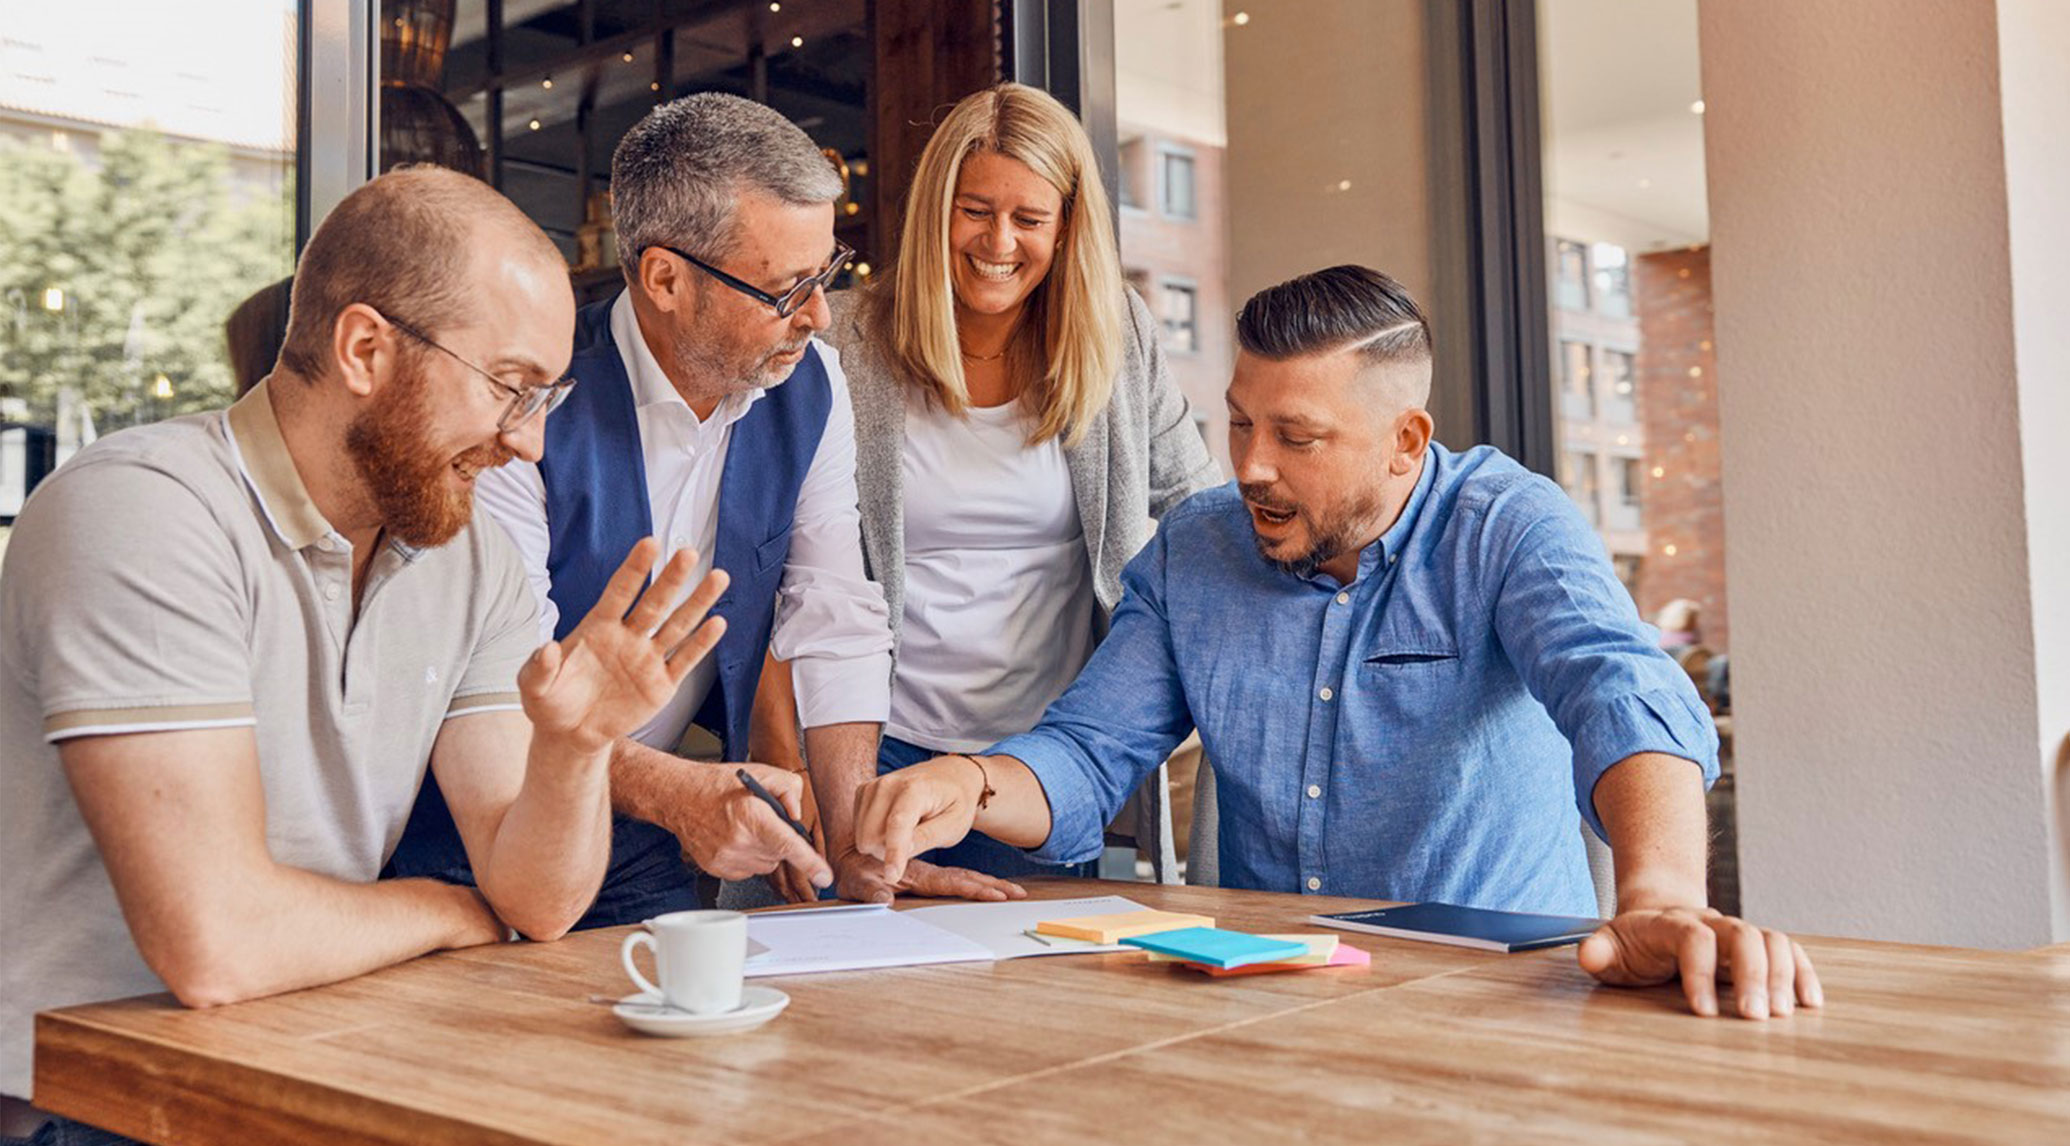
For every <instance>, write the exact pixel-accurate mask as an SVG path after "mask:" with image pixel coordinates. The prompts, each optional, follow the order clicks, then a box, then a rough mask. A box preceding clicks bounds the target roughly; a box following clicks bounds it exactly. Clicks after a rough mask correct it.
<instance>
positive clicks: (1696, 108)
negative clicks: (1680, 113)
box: [1689, 100, 1703, 115]
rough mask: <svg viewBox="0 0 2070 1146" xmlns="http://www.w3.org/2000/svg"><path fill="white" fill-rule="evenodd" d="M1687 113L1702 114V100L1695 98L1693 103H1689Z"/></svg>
mask: <svg viewBox="0 0 2070 1146" xmlns="http://www.w3.org/2000/svg"><path fill="white" fill-rule="evenodd" d="M1689 114H1690V115H1702V114H1703V101H1702V100H1697V101H1696V102H1695V103H1693V104H1690V105H1689Z"/></svg>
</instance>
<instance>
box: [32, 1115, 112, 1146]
mask: <svg viewBox="0 0 2070 1146" xmlns="http://www.w3.org/2000/svg"><path fill="white" fill-rule="evenodd" d="M0 1146H141V1144H140V1143H139V1142H137V1140H136V1139H134V1138H124V1137H123V1136H122V1135H120V1134H114V1133H111V1132H109V1131H106V1130H102V1129H101V1128H99V1127H97V1126H88V1125H87V1124H86V1123H84V1122H74V1121H72V1120H71V1119H69V1118H53V1119H51V1120H50V1121H48V1122H46V1123H44V1124H43V1126H42V1128H41V1129H39V1130H37V1131H36V1133H34V1134H31V1135H29V1136H28V1137H27V1138H0Z"/></svg>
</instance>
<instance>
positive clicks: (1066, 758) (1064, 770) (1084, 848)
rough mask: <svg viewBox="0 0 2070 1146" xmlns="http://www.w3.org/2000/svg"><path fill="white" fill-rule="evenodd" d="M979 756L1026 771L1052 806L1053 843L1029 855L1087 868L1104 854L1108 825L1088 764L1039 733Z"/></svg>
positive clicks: (1005, 742)
mask: <svg viewBox="0 0 2070 1146" xmlns="http://www.w3.org/2000/svg"><path fill="white" fill-rule="evenodd" d="M981 755H985V756H1011V757H1013V758H1014V759H1016V760H1019V761H1020V762H1021V763H1023V764H1025V765H1027V766H1028V771H1030V772H1033V773H1034V774H1035V780H1036V782H1037V783H1039V784H1041V785H1042V794H1043V796H1044V797H1045V798H1046V799H1048V800H1049V838H1048V839H1046V840H1044V841H1042V846H1041V847H1037V848H1029V849H1028V857H1029V858H1030V859H1035V860H1040V861H1041V862H1043V863H1052V864H1067V863H1084V862H1085V861H1087V860H1091V859H1098V858H1099V856H1100V853H1101V852H1102V851H1104V850H1105V849H1106V841H1107V835H1106V830H1107V822H1106V820H1104V819H1102V818H1101V817H1100V815H1099V807H1098V805H1099V800H1098V799H1097V798H1096V797H1095V795H1094V790H1093V786H1092V785H1091V784H1090V783H1089V782H1088V780H1087V777H1086V774H1085V771H1086V766H1085V763H1084V762H1083V761H1082V760H1080V759H1079V758H1078V755H1077V753H1076V752H1075V751H1074V750H1073V749H1072V748H1070V747H1068V746H1066V745H1065V744H1063V743H1061V742H1059V741H1058V740H1056V739H1055V738H1053V737H1050V736H1046V735H1043V734H1042V733H1040V732H1025V733H1022V734H1021V735H1019V736H1010V737H1007V738H1006V739H1005V740H1002V741H1000V742H999V743H997V744H994V745H993V746H992V747H990V748H987V749H985V751H984V752H983V753H981Z"/></svg>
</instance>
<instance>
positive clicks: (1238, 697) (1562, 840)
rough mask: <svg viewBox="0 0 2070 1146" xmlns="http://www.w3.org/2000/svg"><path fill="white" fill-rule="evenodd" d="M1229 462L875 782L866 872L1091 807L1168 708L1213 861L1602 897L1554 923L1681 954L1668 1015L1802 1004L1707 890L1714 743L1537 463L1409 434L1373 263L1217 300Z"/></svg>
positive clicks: (1274, 880) (1293, 873)
mask: <svg viewBox="0 0 2070 1146" xmlns="http://www.w3.org/2000/svg"><path fill="white" fill-rule="evenodd" d="M1237 337H1238V341H1239V342H1240V344H1241V348H1242V350H1241V353H1240V354H1239V355H1238V358H1237V363H1236V369H1235V375H1234V378H1233V379H1232V381H1231V382H1230V385H1229V390H1228V395H1227V397H1228V403H1229V416H1230V429H1229V441H1230V454H1231V457H1232V459H1233V461H1234V463H1235V467H1236V476H1237V483H1236V484H1235V485H1232V486H1224V487H1222V488H1220V489H1215V490H1210V491H1207V492H1204V493H1201V494H1199V495H1197V496H1195V497H1194V498H1192V499H1191V500H1189V501H1188V502H1186V503H1185V504H1184V505H1182V506H1181V507H1179V508H1178V509H1177V510H1174V511H1173V512H1172V513H1170V514H1168V515H1166V517H1165V519H1164V522H1163V524H1162V526H1161V527H1160V528H1159V530H1158V533H1157V536H1156V538H1155V539H1154V540H1153V541H1152V542H1151V543H1150V544H1149V546H1147V547H1146V548H1145V549H1144V550H1143V552H1142V554H1141V555H1139V556H1138V557H1137V558H1136V559H1135V560H1134V561H1133V562H1131V563H1130V565H1129V567H1128V569H1127V571H1126V572H1125V573H1124V574H1123V578H1122V582H1123V588H1124V596H1123V598H1122V602H1121V605H1120V608H1119V609H1117V610H1116V612H1115V614H1114V622H1113V629H1112V632H1111V633H1110V634H1109V636H1108V638H1107V640H1106V641H1105V642H1104V643H1102V644H1101V646H1100V648H1099V650H1098V651H1097V653H1095V655H1094V656H1093V659H1092V661H1091V662H1090V663H1089V664H1087V666H1086V668H1085V671H1084V672H1083V673H1082V674H1081V675H1080V676H1079V678H1078V680H1077V682H1076V683H1075V684H1073V685H1072V687H1071V688H1070V690H1069V691H1067V692H1066V693H1065V694H1064V695H1063V696H1062V697H1061V698H1059V699H1058V701H1057V702H1056V703H1055V704H1054V705H1053V706H1051V708H1050V709H1049V711H1048V712H1047V713H1046V714H1045V715H1044V717H1043V720H1042V723H1041V724H1040V725H1039V726H1037V727H1036V728H1035V729H1034V730H1033V731H1031V732H1028V733H1025V734H1023V735H1020V736H1015V737H1012V738H1009V739H1007V740H1005V741H1003V742H1002V743H1000V744H998V745H995V746H994V747H993V748H992V749H991V751H990V753H989V754H986V755H984V756H947V757H941V758H938V759H936V760H933V761H930V762H927V763H925V764H923V765H921V766H918V767H915V768H909V769H906V770H904V771H902V772H898V773H895V774H893V775H890V776H886V777H883V778H881V779H878V780H876V781H874V782H873V783H872V784H871V785H869V786H868V787H866V788H865V789H864V791H863V793H862V794H861V796H860V797H859V799H858V828H857V841H858V846H859V847H860V848H861V849H862V850H863V851H864V852H866V853H868V854H871V855H877V856H881V857H882V858H883V859H884V860H885V861H886V863H887V865H888V867H889V869H890V870H891V871H894V872H895V871H897V870H898V869H899V867H900V865H901V864H902V863H904V861H905V860H906V859H907V858H908V857H910V856H912V855H913V854H914V853H915V852H917V851H922V850H925V849H927V848H932V847H940V846H943V845H946V844H951V843H954V842H956V841H957V840H959V839H961V838H962V837H963V835H964V834H965V833H966V832H967V831H969V830H970V829H971V828H972V827H973V826H975V827H976V828H977V829H979V830H982V831H984V832H985V833H987V834H988V835H991V836H992V837H993V838H995V839H1001V840H1005V841H1007V842H1010V843H1014V844H1017V845H1019V846H1022V847H1026V848H1029V849H1030V850H1031V854H1032V855H1033V856H1034V857H1035V858H1037V859H1044V860H1050V861H1054V862H1072V861H1077V860H1082V859H1085V858H1087V857H1089V856H1093V855H1097V854H1098V853H1099V851H1100V847H1101V828H1102V825H1104V824H1105V823H1106V822H1107V821H1108V819H1109V818H1111V817H1112V816H1113V814H1114V812H1115V810H1116V809H1118V808H1119V807H1120V806H1121V802H1122V801H1123V800H1124V799H1126V798H1127V795H1128V793H1129V792H1130V791H1131V790H1132V789H1133V788H1134V787H1135V785H1136V784H1138V783H1139V782H1140V781H1141V780H1142V778H1143V777H1144V776H1145V775H1147V774H1149V772H1150V771H1151V770H1153V769H1154V768H1156V766H1157V764H1158V763H1159V762H1160V761H1162V760H1164V759H1165V757H1166V756H1167V755H1168V754H1169V753H1170V752H1171V750H1172V749H1173V748H1174V747H1176V746H1177V745H1178V743H1179V742H1180V741H1181V740H1182V739H1184V738H1185V736H1186V735H1187V733H1188V732H1190V731H1192V730H1193V729H1194V728H1196V727H1197V728H1198V729H1199V730H1200V734H1201V739H1202V742H1203V744H1204V745H1205V747H1206V752H1207V756H1208V758H1209V759H1211V760H1213V761H1214V767H1215V778H1216V789H1217V795H1218V797H1219V800H1220V810H1221V824H1220V829H1221V830H1220V841H1221V844H1220V846H1221V855H1220V860H1221V867H1220V871H1221V879H1222V883H1223V884H1224V885H1225V886H1232V887H1251V888H1261V889H1266V890H1273V891H1301V892H1314V893H1321V894H1331V895H1350V896H1362V897H1372V898H1380V899H1392V900H1412V901H1413V900H1441V901H1445V902H1451V903H1464V904H1473V905H1478V906H1485V907H1495V908H1503V909H1508V910H1516V911H1534V912H1548V913H1557V914H1568V915H1593V914H1595V897H1594V893H1593V890H1592V886H1591V883H1590V880H1589V875H1588V868H1587V861H1586V857H1585V853H1584V851H1583V848H1582V841H1581V836H1580V828H1581V825H1582V824H1584V823H1585V824H1586V825H1587V827H1588V829H1589V830H1591V831H1594V832H1596V833H1597V834H1598V835H1599V836H1601V837H1602V838H1604V839H1605V840H1607V841H1608V842H1609V843H1610V845H1611V849H1612V854H1613V855H1614V857H1615V860H1616V868H1617V892H1618V903H1619V914H1618V915H1617V917H1616V918H1615V919H1613V920H1611V921H1610V923H1609V924H1607V925H1606V926H1605V927H1604V928H1603V929H1602V930H1600V931H1599V932H1597V933H1596V934H1595V935H1594V936H1592V937H1590V938H1589V939H1588V940H1587V941H1586V942H1585V943H1584V944H1583V945H1582V947H1581V951H1580V960H1581V964H1582V966H1583V967H1584V968H1585V969H1586V970H1588V971H1589V972H1590V973H1591V974H1593V975H1595V976H1597V977H1598V978H1600V979H1602V980H1604V981H1606V982H1612V983H1620V984H1637V983H1654V982H1664V981H1666V980H1668V979H1670V978H1673V977H1675V976H1676V975H1677V974H1679V975H1680V976H1681V978H1682V982H1683V989H1684V991H1685V993H1686V994H1687V996H1688V999H1689V1003H1690V1006H1691V1008H1692V1009H1694V1010H1695V1011H1696V1012H1697V1013H1698V1014H1715V1013H1717V1010H1718V1006H1717V990H1718V988H1717V983H1718V981H1719V979H1720V978H1721V977H1729V978H1730V979H1731V981H1732V984H1733V996H1734V1004H1735V1009H1736V1010H1737V1011H1738V1013H1739V1014H1741V1015H1744V1016H1746V1017H1749V1018H1765V1017H1767V1016H1768V1014H1769V1013H1770V1009H1771V1007H1772V1008H1773V1009H1774V1011H1775V1012H1776V1013H1788V1012H1789V1011H1790V1010H1791V1009H1792V1007H1793V1006H1794V1005H1795V1004H1796V1003H1797V1002H1799V1001H1802V1002H1803V1003H1805V1004H1806V1005H1812V1006H1816V1005H1818V1003H1819V1001H1820V992H1819V988H1818V982H1817V978H1816V976H1815V973H1814V972H1813V971H1812V969H1811V966H1810V964H1809V963H1808V961H1806V960H1805V957H1804V954H1803V951H1802V949H1801V948H1799V947H1798V946H1797V945H1796V944H1795V943H1793V942H1792V941H1791V940H1790V939H1789V937H1788V936H1786V935H1782V934H1780V933H1778V932H1773V931H1765V930H1763V929H1761V928H1757V927H1754V926H1751V925H1749V924H1747V923H1745V922H1743V921H1741V920H1738V919H1735V918H1732V917H1730V916H1725V915H1722V914H1720V913H1718V912H1716V911H1712V910H1709V909H1708V908H1707V907H1706V906H1705V893H1704V852H1705V830H1704V805H1703V789H1704V786H1705V785H1706V784H1708V783H1709V782H1710V781H1711V780H1713V779H1714V778H1715V777H1716V775H1717V737H1716V734H1715V732H1714V730H1713V727H1712V724H1711V720H1710V717H1709V714H1708V713H1707V712H1706V711H1705V710H1704V707H1703V705H1702V704H1701V702H1700V701H1699V700H1698V698H1697V696H1696V693H1695V690H1694V689H1693V688H1692V687H1691V686H1690V683H1689V679H1688V677H1687V676H1686V675H1685V674H1684V673H1683V672H1682V671H1681V670H1680V669H1679V668H1678V667H1677V666H1676V665H1675V663H1674V662H1673V661H1672V660H1670V659H1669V658H1668V657H1667V656H1666V655H1665V654H1663V653H1661V652H1660V650H1659V649H1658V648H1656V647H1655V646H1654V642H1653V639H1652V636H1651V635H1650V633H1649V632H1648V631H1647V629H1646V628H1645V626H1643V625H1642V624H1641V623H1640V621H1639V618H1638V615H1637V612H1636V610H1635V609H1634V608H1633V605H1632V602H1631V599H1630V597H1629V596H1627V595H1626V593H1625V591H1624V589H1623V588H1622V587H1621V586H1620V585H1619V584H1618V582H1617V580H1616V577H1615V575H1614V574H1613V573H1612V571H1611V568H1610V565H1609V563H1608V561H1607V560H1606V559H1605V556H1604V553H1603V548H1602V545H1601V543H1600V542H1599V541H1598V540H1597V539H1596V537H1595V534H1594V533H1593V532H1592V531H1591V530H1590V528H1589V526H1588V524H1587V523H1586V522H1585V521H1584V520H1583V519H1582V517H1581V515H1580V514H1579V513H1578V512H1577V511H1576V510H1575V508H1574V506H1573V505H1572V503H1570V502H1569V501H1568V500H1567V498H1566V496H1565V494H1563V493H1562V492H1561V491H1560V489H1559V487H1558V486H1556V485H1554V484H1553V483H1552V482H1550V481H1547V480H1546V479H1544V478H1543V477H1539V476H1537V475H1534V474H1532V473H1530V472H1529V471H1527V470H1525V469H1524V468H1523V467H1521V466H1519V465H1517V464H1516V463H1515V462H1513V461H1511V460H1510V459H1509V458H1507V457H1505V456H1503V455H1502V454H1501V453H1499V452H1497V451H1495V450H1493V449H1490V448H1487V447H1479V448H1476V449H1472V450H1468V451H1466V452H1464V453H1454V452H1452V451H1450V450H1447V449H1446V448H1444V447H1443V446H1441V445H1438V444H1437V443H1435V442H1433V441H1432V440H1431V429H1432V424H1431V417H1430V414H1429V413H1428V412H1427V411H1425V410H1424V408H1423V406H1424V403H1425V402H1426V401H1427V399H1428V396H1429V392H1430V362H1431V357H1430V332H1429V327H1428V324H1427V322H1426V321H1425V319H1424V317H1423V314H1422V311H1421V310H1420V309H1419V308H1418V307H1417V305H1416V303H1415V301H1414V300H1413V299H1411V298H1410V297H1409V295H1408V294H1407V292H1406V291H1404V290H1403V289H1402V287H1401V286H1400V284H1398V283H1396V282H1394V281H1393V280H1392V279H1390V278H1388V277H1387V276H1385V275H1382V274H1380V273H1379V272H1377V271H1372V270H1367V269H1365V268H1363V267H1332V268H1330V269H1328V270H1324V271H1319V272H1316V273H1315V274H1311V275H1306V276H1303V277H1301V278H1298V279H1294V280H1292V281H1290V282H1287V283H1283V284H1281V285H1279V286H1276V287H1273V288H1271V289H1269V290H1266V291H1264V292H1262V293H1260V294H1259V295H1257V296H1256V297H1254V298H1253V299H1251V300H1250V301H1249V302H1248V303H1246V304H1245V306H1244V308H1243V311H1242V313H1241V314H1239V315H1238V317H1237Z"/></svg>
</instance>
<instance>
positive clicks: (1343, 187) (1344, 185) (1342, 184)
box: [1337, 179, 1351, 191]
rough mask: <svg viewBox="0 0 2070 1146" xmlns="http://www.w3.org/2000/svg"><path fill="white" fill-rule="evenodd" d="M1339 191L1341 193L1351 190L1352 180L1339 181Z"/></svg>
mask: <svg viewBox="0 0 2070 1146" xmlns="http://www.w3.org/2000/svg"><path fill="white" fill-rule="evenodd" d="M1337 190H1339V191H1349V190H1351V180H1349V179H1339V180H1337Z"/></svg>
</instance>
